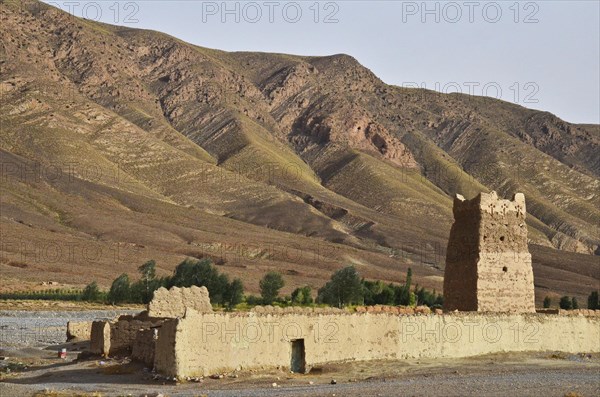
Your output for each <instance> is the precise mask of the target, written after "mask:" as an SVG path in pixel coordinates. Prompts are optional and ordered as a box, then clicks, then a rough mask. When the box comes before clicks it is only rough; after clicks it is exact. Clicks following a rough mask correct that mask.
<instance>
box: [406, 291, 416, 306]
mask: <svg viewBox="0 0 600 397" xmlns="http://www.w3.org/2000/svg"><path fill="white" fill-rule="evenodd" d="M408 306H413V307H414V306H417V295H416V294H415V293H414V292H410V293H409V295H408Z"/></svg>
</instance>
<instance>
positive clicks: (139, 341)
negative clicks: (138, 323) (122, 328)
mask: <svg viewBox="0 0 600 397" xmlns="http://www.w3.org/2000/svg"><path fill="white" fill-rule="evenodd" d="M155 331H156V334H158V329H153V328H142V329H140V330H138V331H137V335H136V337H135V340H134V341H133V347H132V349H131V358H132V359H134V360H136V361H140V362H143V363H144V364H146V366H148V367H150V368H152V366H153V365H154V347H155V343H156V340H155V336H154V334H155Z"/></svg>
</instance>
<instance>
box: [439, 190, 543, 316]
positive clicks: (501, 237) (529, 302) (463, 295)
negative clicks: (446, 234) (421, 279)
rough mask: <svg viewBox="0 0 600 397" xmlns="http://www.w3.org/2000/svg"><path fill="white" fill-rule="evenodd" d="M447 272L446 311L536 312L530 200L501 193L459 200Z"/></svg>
mask: <svg viewBox="0 0 600 397" xmlns="http://www.w3.org/2000/svg"><path fill="white" fill-rule="evenodd" d="M453 212H454V224H453V225H452V229H451V231H450V239H449V242H448V250H447V257H446V270H445V274H444V307H445V309H447V310H461V311H480V312H513V313H533V312H535V296H534V286H533V270H532V266H531V255H530V254H529V251H528V248H527V225H526V223H525V213H526V209H525V196H524V195H523V194H522V193H517V194H516V195H515V197H514V198H513V200H502V199H499V198H498V196H497V194H496V192H491V193H481V194H480V195H479V196H477V197H475V198H474V199H472V200H465V199H464V198H463V197H462V196H460V195H457V197H456V198H455V199H454V208H453Z"/></svg>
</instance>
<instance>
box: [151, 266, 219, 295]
mask: <svg viewBox="0 0 600 397" xmlns="http://www.w3.org/2000/svg"><path fill="white" fill-rule="evenodd" d="M157 284H160V283H157ZM166 284H167V286H168V287H173V286H176V287H191V286H192V285H196V286H198V287H202V286H204V287H206V289H208V293H209V296H210V301H211V303H213V304H217V305H218V304H222V303H224V300H225V294H226V291H227V289H228V287H229V278H228V277H227V275H226V274H219V271H218V270H217V269H216V268H215V267H214V266H213V265H212V262H211V261H210V260H209V259H202V260H199V261H198V260H193V259H186V260H184V261H183V262H181V263H180V264H179V265H177V267H176V268H175V271H174V272H173V276H172V277H171V278H170V279H168V280H167V282H166Z"/></svg>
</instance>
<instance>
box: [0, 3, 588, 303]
mask: <svg viewBox="0 0 600 397" xmlns="http://www.w3.org/2000/svg"><path fill="white" fill-rule="evenodd" d="M0 12H1V24H0V32H1V34H2V42H1V44H2V46H1V47H0V66H1V71H0V84H1V89H2V98H1V111H0V117H1V119H0V120H1V123H2V124H1V134H0V156H1V157H2V165H3V168H2V178H3V180H2V187H1V190H0V192H1V200H2V201H1V204H2V213H1V217H0V222H1V223H0V226H1V229H2V240H3V245H2V247H1V252H0V254H1V255H2V256H1V258H0V259H1V262H0V269H1V272H0V274H1V275H2V276H1V277H3V278H4V279H5V280H8V281H11V282H10V283H5V284H6V285H15V283H14V282H13V281H14V280H19V282H20V283H22V282H31V283H34V282H39V281H40V280H41V279H48V278H51V279H57V280H59V281H62V282H70V283H73V284H82V283H86V282H87V281H89V280H90V279H91V278H96V279H99V280H100V281H102V282H103V283H106V282H108V280H110V279H112V278H113V277H114V275H115V274H116V273H117V272H122V271H129V272H131V273H133V272H134V271H135V267H136V266H137V265H139V264H140V263H142V262H143V261H144V260H146V259H149V258H154V259H156V260H157V261H158V262H159V264H160V266H161V267H162V270H163V271H164V272H168V271H170V270H171V269H172V267H173V266H174V265H175V264H176V263H177V262H178V261H179V260H181V259H182V258H184V257H186V256H203V255H210V256H212V257H214V258H215V259H216V260H218V262H219V263H221V264H222V266H223V268H224V270H225V271H228V272H230V273H232V274H234V275H243V277H244V279H245V280H246V283H247V287H248V288H249V289H251V290H253V289H256V287H257V285H256V280H257V279H258V278H260V276H261V275H262V274H263V273H264V271H265V270H267V269H279V270H280V271H282V272H283V273H284V274H287V275H288V276H289V280H290V282H289V283H288V288H291V287H293V286H295V285H299V284H303V283H308V284H311V285H313V286H315V287H318V286H320V285H321V284H322V283H323V281H324V279H325V278H326V277H328V275H329V273H330V272H331V271H332V270H333V269H336V268H337V267H339V266H341V265H342V264H355V265H357V266H359V269H360V271H361V273H363V274H364V275H365V276H366V277H373V278H381V279H386V280H390V281H400V280H401V279H402V278H403V274H404V272H405V271H406V269H407V268H408V267H409V266H411V267H413V269H414V270H415V274H416V277H417V280H418V281H419V282H420V283H421V285H425V286H428V287H431V288H437V289H438V290H440V289H441V282H440V280H441V276H442V275H443V266H444V257H445V245H446V242H447V238H448V233H449V230H450V225H451V222H452V212H451V203H452V202H451V197H452V195H454V194H455V193H461V194H463V195H464V196H466V197H471V196H474V195H475V194H477V192H479V191H489V190H497V191H498V192H499V193H500V194H501V195H504V196H507V197H508V196H511V195H512V194H513V193H514V192H516V191H521V192H524V193H525V195H526V198H527V205H528V212H529V220H528V224H529V237H530V240H531V241H530V242H531V250H532V252H533V253H534V262H535V264H534V266H535V269H534V270H535V271H536V273H535V275H536V284H537V287H538V299H543V297H544V296H545V295H552V294H563V293H569V295H580V296H582V297H583V296H584V295H586V294H587V293H588V292H587V290H591V289H592V288H594V286H597V284H598V280H599V279H600V274H599V272H600V270H599V268H598V261H597V259H598V257H597V256H595V255H598V254H599V253H600V250H599V248H598V247H599V244H600V231H599V229H598V227H597V225H598V224H600V210H599V208H600V196H599V195H598V191H599V187H600V179H599V176H600V159H599V157H598V155H597V153H598V152H600V150H599V144H600V131H599V126H598V125H574V124H570V123H567V122H565V121H563V120H560V119H558V118H557V117H555V116H553V115H551V114H549V113H544V112H539V111H534V110H529V109H525V108H522V107H519V106H516V105H512V104H509V103H506V102H502V101H498V100H494V99H488V98H480V97H470V96H465V95H457V94H450V95H443V94H436V93H433V92H430V91H425V90H419V89H406V88H399V87H395V86H389V85H386V84H384V83H383V82H382V81H381V80H379V79H378V78H377V76H375V75H374V74H373V73H372V72H371V71H369V70H368V69H366V68H365V67H363V66H362V65H360V64H359V63H358V62H357V61H356V60H355V59H354V58H352V57H350V56H348V55H332V56H328V57H300V56H292V55H282V54H263V53H226V52H222V51H218V50H211V49H206V48H201V47H196V46H193V45H190V44H187V43H184V42H182V41H180V40H177V39H175V38H173V37H170V36H168V35H165V34H162V33H157V32H152V31H144V30H134V29H129V28H123V27H117V26H111V25H105V24H100V23H94V22H91V21H87V20H82V19H77V18H74V17H72V16H70V15H68V14H66V13H63V12H61V11H59V10H57V9H54V8H52V7H50V6H46V5H44V4H42V3H37V2H21V1H18V2H16V1H14V2H11V1H5V2H3V3H0Z"/></svg>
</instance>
